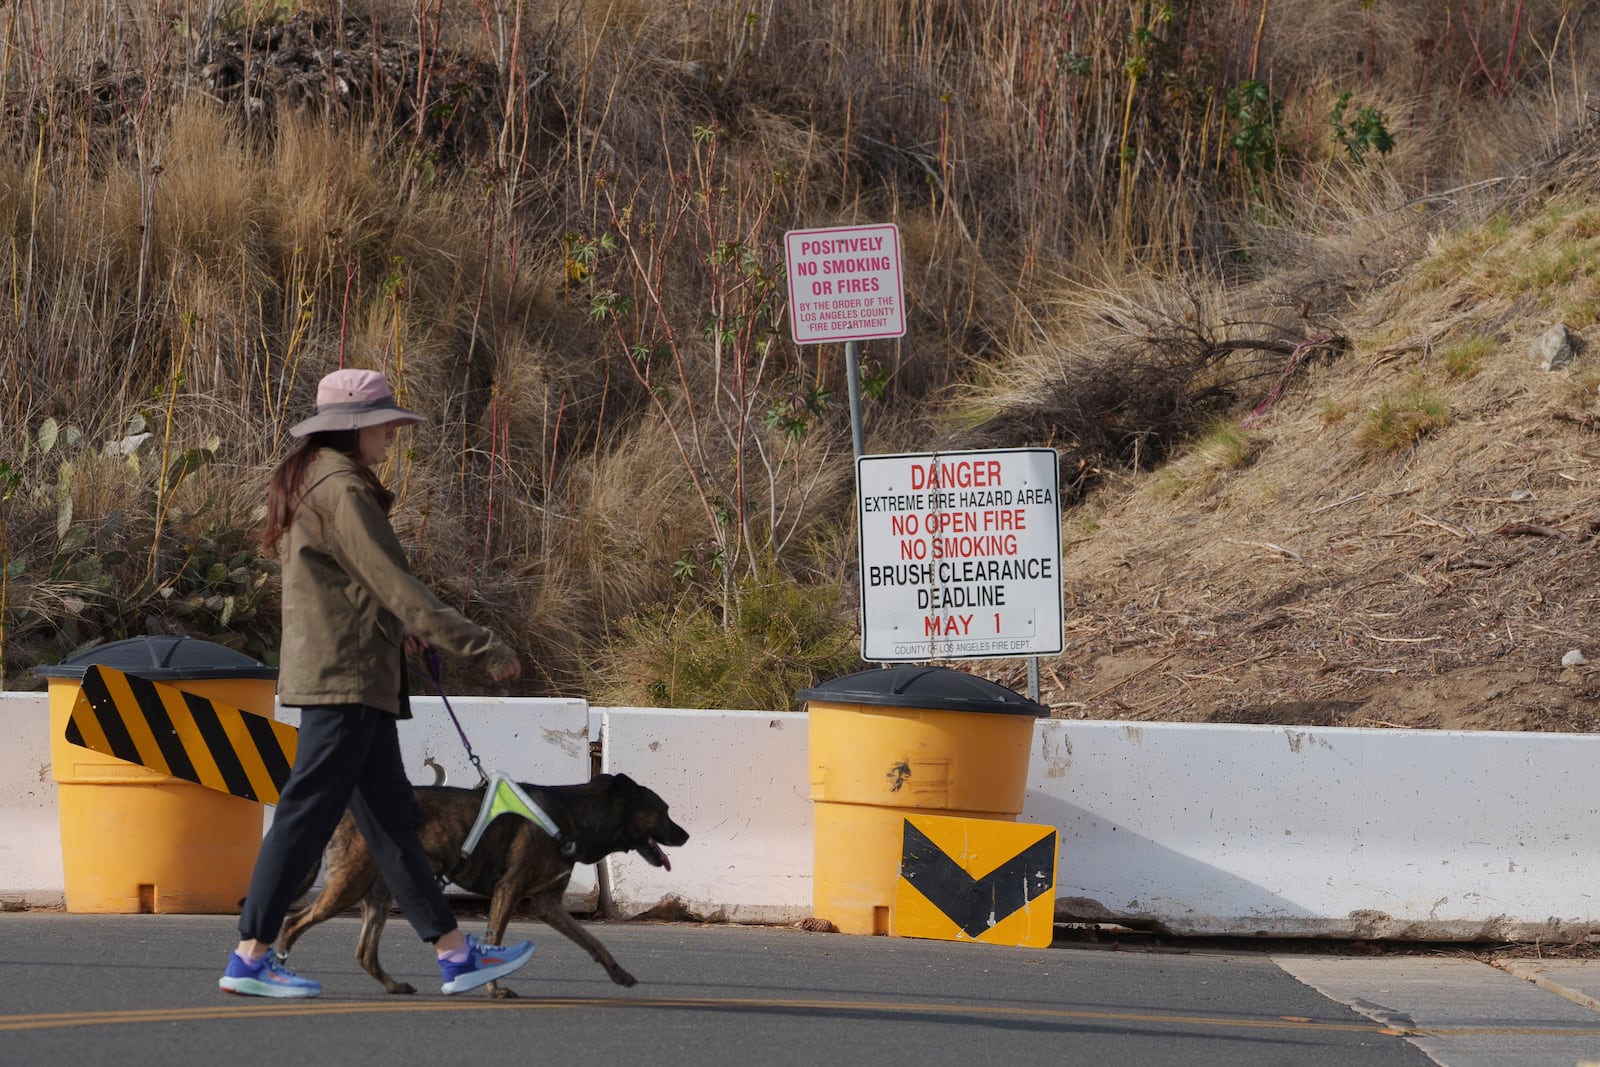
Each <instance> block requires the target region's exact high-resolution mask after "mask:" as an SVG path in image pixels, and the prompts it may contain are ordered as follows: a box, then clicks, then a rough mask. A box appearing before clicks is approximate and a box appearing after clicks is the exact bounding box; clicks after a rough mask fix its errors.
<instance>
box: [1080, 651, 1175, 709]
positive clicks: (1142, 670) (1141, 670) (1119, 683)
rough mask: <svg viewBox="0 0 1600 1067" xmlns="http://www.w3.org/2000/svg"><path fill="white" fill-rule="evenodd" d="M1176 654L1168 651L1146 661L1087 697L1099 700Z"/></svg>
mask: <svg viewBox="0 0 1600 1067" xmlns="http://www.w3.org/2000/svg"><path fill="white" fill-rule="evenodd" d="M1176 655H1177V653H1176V652H1168V653H1167V654H1166V655H1165V656H1162V657H1161V658H1160V659H1158V660H1155V661H1153V662H1151V663H1147V664H1145V665H1144V666H1143V667H1140V668H1139V669H1138V670H1136V671H1134V672H1133V673H1132V674H1130V675H1128V676H1127V677H1126V678H1123V679H1121V680H1120V681H1115V682H1112V683H1111V684H1110V685H1108V686H1106V687H1105V688H1104V689H1102V690H1100V691H1099V692H1098V693H1090V694H1089V697H1088V699H1090V700H1099V699H1100V698H1101V697H1103V696H1105V695H1106V694H1107V693H1110V692H1113V691H1115V690H1117V689H1121V688H1122V687H1123V686H1125V685H1127V684H1128V683H1129V682H1131V681H1133V680H1134V679H1135V678H1137V677H1139V675H1141V674H1144V673H1146V672H1148V671H1153V670H1155V669H1156V668H1157V667H1159V666H1161V665H1162V664H1163V663H1165V662H1167V660H1169V659H1171V658H1172V657H1173V656H1176Z"/></svg>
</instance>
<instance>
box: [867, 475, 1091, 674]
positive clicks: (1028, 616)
mask: <svg viewBox="0 0 1600 1067" xmlns="http://www.w3.org/2000/svg"><path fill="white" fill-rule="evenodd" d="M856 469H857V485H858V487H859V493H860V497H859V509H860V524H859V525H860V530H861V615H862V658H863V659H866V660H874V661H890V660H925V659H961V658H967V657H985V656H1032V655H1039V654H1049V653H1058V652H1060V651H1061V650H1062V647H1063V646H1062V606H1061V589H1062V586H1061V507H1060V501H1059V500H1058V499H1057V492H1058V489H1057V481H1056V454H1055V451H1054V450H1053V449H1047V448H1045V449H1004V450H999V451H994V452H946V453H938V454H921V455H896V456H863V457H861V458H860V459H859V460H858V461H857V464H856Z"/></svg>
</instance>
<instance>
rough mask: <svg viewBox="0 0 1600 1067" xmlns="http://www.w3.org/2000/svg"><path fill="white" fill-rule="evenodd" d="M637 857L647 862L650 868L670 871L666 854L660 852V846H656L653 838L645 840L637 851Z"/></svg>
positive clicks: (670, 866)
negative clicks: (641, 857) (661, 868)
mask: <svg viewBox="0 0 1600 1067" xmlns="http://www.w3.org/2000/svg"><path fill="white" fill-rule="evenodd" d="M639 855H641V856H643V857H644V858H645V859H646V860H648V861H649V862H650V865H651V866H652V867H664V868H665V869H667V870H669V871H670V870H672V861H671V860H669V859H667V854H666V853H665V852H663V851H661V846H660V845H658V844H656V839H655V838H653V837H648V838H645V842H644V847H643V848H641V849H639Z"/></svg>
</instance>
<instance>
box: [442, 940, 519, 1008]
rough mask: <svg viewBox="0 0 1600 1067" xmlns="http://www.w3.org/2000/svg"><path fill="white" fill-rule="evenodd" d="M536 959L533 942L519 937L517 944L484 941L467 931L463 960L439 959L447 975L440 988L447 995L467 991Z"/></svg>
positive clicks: (444, 973)
mask: <svg viewBox="0 0 1600 1067" xmlns="http://www.w3.org/2000/svg"><path fill="white" fill-rule="evenodd" d="M531 959H533V942H532V941H519V942H517V943H516V944H515V945H485V944H484V943H483V942H481V941H479V940H478V939H477V938H475V937H473V936H472V935H471V934H468V935H467V958H466V959H465V960H463V961H462V962H460V963H451V962H450V961H449V960H444V959H442V960H440V961H439V971H440V973H441V974H443V975H444V985H442V986H440V987H439V988H440V991H441V992H443V993H444V994H445V995H446V996H449V995H451V994H453V993H465V992H467V990H469V989H477V988H478V987H479V986H482V985H488V984H489V983H490V982H493V981H494V980H495V979H497V978H504V977H505V976H506V975H508V974H510V973H511V972H512V971H514V970H516V969H517V968H519V967H521V966H522V965H523V964H525V963H527V962H528V961H529V960H531Z"/></svg>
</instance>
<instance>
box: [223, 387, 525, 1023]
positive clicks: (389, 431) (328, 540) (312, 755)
mask: <svg viewBox="0 0 1600 1067" xmlns="http://www.w3.org/2000/svg"><path fill="white" fill-rule="evenodd" d="M422 421H423V417H422V416H421V415H418V414H416V413H415V412H411V411H407V410H406V409H404V408H402V407H400V406H399V405H397V404H396V403H395V400H394V395H393V393H392V392H391V391H390V389H389V383H388V382H387V381H386V380H385V379H384V376H383V375H382V374H380V373H378V372H377V371H368V370H338V371H334V372H333V373H332V374H329V375H327V376H326V377H324V378H323V379H322V381H321V382H320V383H318V386H317V406H316V413H315V414H314V415H312V416H311V417H310V418H308V419H305V420H303V421H302V422H299V423H297V424H296V425H294V426H293V427H291V428H290V430H289V432H290V433H291V434H293V435H294V436H295V437H299V438H303V439H304V440H303V443H302V444H301V446H300V447H299V448H298V449H297V450H296V451H295V452H294V453H293V454H292V455H291V456H289V458H288V459H286V460H284V462H283V463H282V464H281V465H280V466H279V467H278V469H277V470H276V471H274V472H273V474H272V480H271V483H270V487H269V490H268V499H267V526H266V532H265V535H264V537H263V544H264V547H265V550H266V552H267V553H268V554H269V555H272V554H276V555H277V556H278V557H279V558H280V560H281V562H282V571H283V649H282V660H281V668H280V671H279V675H278V701H279V703H281V704H284V705H287V706H291V707H296V706H297V707H299V708H300V737H299V746H298V749H297V751H296V753H295V760H294V768H293V770H292V771H291V772H290V774H289V780H288V782H287V783H285V785H284V787H283V790H282V792H281V794H280V796H279V800H278V808H277V812H276V813H275V814H274V816H273V820H272V827H271V829H270V830H269V831H268V832H267V835H266V837H265V838H264V839H263V840H262V842H261V852H260V855H259V856H258V857H257V859H256V866H255V871H254V873H253V874H252V876H251V879H250V890H249V893H248V894H247V895H246V896H245V899H244V906H243V909H242V910H241V912H240V915H239V936H240V941H239V946H238V947H237V948H236V949H234V951H233V953H232V955H231V956H229V958H228V969H227V972H226V973H225V974H224V975H223V977H222V978H221V980H220V981H219V983H218V984H219V986H220V987H221V988H222V989H223V990H225V991H227V992H229V993H240V994H244V995H247V996H259V997H314V996H316V995H317V994H319V993H321V992H322V987H321V986H320V985H319V984H318V983H316V982H314V981H312V980H311V979H309V978H302V977H300V976H299V975H297V974H295V973H294V972H293V971H291V970H289V968H288V967H287V966H285V965H284V964H283V962H282V961H281V960H279V959H278V957H277V955H276V954H275V953H274V952H272V942H273V941H274V940H276V938H277V937H278V933H279V929H280V928H281V927H282V925H283V919H284V916H285V914H286V913H287V912H288V910H289V906H290V905H291V904H292V903H293V900H294V896H295V893H296V891H297V890H298V888H299V886H300V884H301V882H302V881H304V879H305V877H306V876H307V875H308V874H310V873H311V872H312V871H313V870H315V869H316V865H317V862H318V860H319V858H320V857H321V855H322V849H323V847H324V846H325V845H326V844H327V843H328V839H329V838H330V837H331V836H332V835H333V831H334V828H335V827H336V826H337V825H338V822H339V819H340V817H341V816H342V815H343V814H344V812H345V810H346V808H348V809H349V811H350V813H351V815H353V816H354V818H355V821H356V825H357V826H358V827H359V828H360V830H361V834H362V836H363V837H364V838H366V841H367V844H368V845H369V846H370V847H371V849H372V854H373V856H374V857H376V859H377V861H378V866H379V868H380V870H381V871H382V874H383V879H384V881H385V882H386V883H388V886H389V888H390V890H392V891H393V893H394V898H395V901H396V902H397V903H398V904H399V906H400V910H401V911H402V912H403V913H404V914H405V917H406V920H407V921H408V922H409V923H410V924H411V926H412V928H413V929H415V930H416V932H417V935H418V936H419V937H421V938H422V940H423V941H425V942H428V943H430V944H432V945H433V947H434V950H435V953H436V955H437V957H438V962H439V969H440V973H441V974H442V976H443V985H442V987H441V988H442V991H443V992H444V993H446V994H451V993H463V992H466V991H467V990H469V989H476V988H478V987H479V986H481V985H485V984H487V983H489V982H491V981H494V980H495V979H497V978H502V977H504V976H506V975H508V974H510V973H511V972H513V971H515V970H517V969H518V968H519V967H521V966H523V965H524V964H525V963H527V962H528V960H529V959H530V958H532V956H533V944H532V943H531V942H528V941H523V942H521V943H519V944H516V945H513V946H509V947H501V946H498V945H485V944H481V943H480V942H479V941H478V940H477V939H476V938H474V937H471V936H470V935H463V934H462V932H461V930H460V929H459V928H458V926H457V924H456V920H455V916H454V915H453V914H452V913H451V910H450V905H449V902H448V901H447V900H446V899H445V897H444V893H443V891H442V890H441V889H440V887H439V883H438V882H437V881H436V880H435V878H434V874H433V871H432V869H431V868H430V866H429V864H428V859H427V856H426V854H425V853H424V851H423V848H422V844H421V842H420V841H419V840H418V837H417V824H418V822H419V821H420V819H421V812H420V810H419V809H418V807H417V803H416V800H415V798H414V797H413V795H412V792H411V783H410V781H409V780H408V779H407V777H406V772H405V766H404V764H403V763H402V761H401V757H400V741H399V733H398V731H397V729H396V724H397V721H398V720H400V719H405V718H410V717H411V711H410V706H409V701H408V699H407V695H406V691H405V682H404V678H405V674H404V655H405V653H406V652H419V651H423V650H425V649H426V648H427V647H428V646H430V645H431V646H436V647H438V648H441V649H444V650H445V651H447V652H451V653H454V654H455V655H457V656H460V657H463V658H465V659H468V660H470V661H472V662H474V663H475V664H476V665H478V666H479V667H481V668H482V669H483V670H484V671H486V672H487V673H488V675H489V677H491V678H493V679H494V680H495V681H497V682H503V681H512V680H515V679H516V678H518V677H519V676H520V675H521V673H522V665H521V663H520V662H519V661H518V659H517V657H516V654H515V653H514V652H512V651H511V649H510V648H509V647H507V646H506V644H505V643H504V642H503V641H501V640H500V639H499V638H498V637H496V636H495V635H494V634H492V633H490V632H489V631H488V630H485V629H484V628H483V627H481V626H479V625H477V624H476V623H474V622H472V621H471V620H469V619H468V618H467V617H466V616H464V615H462V614H461V613H460V612H458V611H456V610H455V609H454V608H451V607H450V606H448V605H447V604H445V603H444V602H443V601H441V600H440V599H439V598H438V597H437V596H436V595H434V593H433V592H432V591H431V590H430V589H428V587H427V586H425V585H423V584H422V583H421V582H420V581H419V580H418V579H417V578H416V577H415V576H413V575H412V574H411V571H410V568H409V567H408V566H407V565H406V561H405V554H404V552H403V550H402V549H401V547H400V542H399V539H398V538H397V537H396V536H395V533H394V529H393V528H392V527H391V526H390V524H389V509H390V507H391V506H392V505H393V503H394V497H393V494H391V493H390V492H389V491H388V490H387V489H385V488H384V486H383V484H382V483H381V482H380V481H379V480H378V476H377V474H376V473H374V468H376V467H377V466H378V465H379V464H380V463H382V462H383V458H384V456H385V454H386V453H387V452H388V449H389V445H390V443H391V442H392V441H393V440H394V435H395V431H396V430H397V429H398V428H399V427H400V426H401V425H403V424H405V423H411V422H422Z"/></svg>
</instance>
